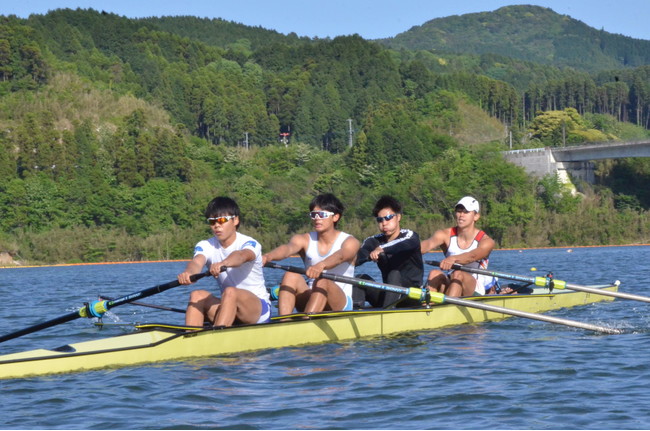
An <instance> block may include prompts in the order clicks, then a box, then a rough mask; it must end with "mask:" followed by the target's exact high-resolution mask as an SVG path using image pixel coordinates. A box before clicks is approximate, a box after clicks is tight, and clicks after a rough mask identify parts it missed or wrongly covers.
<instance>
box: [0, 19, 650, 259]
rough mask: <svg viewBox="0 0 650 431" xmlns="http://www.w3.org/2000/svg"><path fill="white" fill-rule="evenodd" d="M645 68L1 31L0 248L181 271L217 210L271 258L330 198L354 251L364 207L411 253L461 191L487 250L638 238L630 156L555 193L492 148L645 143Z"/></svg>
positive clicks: (239, 35)
mask: <svg viewBox="0 0 650 431" xmlns="http://www.w3.org/2000/svg"><path fill="white" fill-rule="evenodd" d="M209 29H212V30H210V31H208V30H209ZM199 35H203V36H199ZM649 70H650V69H649V68H648V66H641V67H638V68H627V69H621V70H617V71H610V72H603V73H600V74H597V75H592V74H589V73H587V72H581V73H577V72H575V71H572V70H568V69H562V68H560V67H550V66H544V67H542V66H540V65H539V64H536V63H533V62H521V61H518V60H515V59H512V58H506V57H498V56H494V55H487V54H486V55H483V56H475V55H465V54H449V55H439V54H433V53H430V52H423V51H408V50H403V49H402V50H400V51H399V52H397V51H392V50H389V49H386V48H384V47H382V46H381V45H379V44H377V43H375V42H372V41H366V40H364V39H362V38H361V37H359V36H348V37H339V38H335V39H333V40H310V39H306V38H299V37H297V36H296V35H289V36H284V35H280V34H278V33H276V32H271V31H268V30H264V29H261V28H247V27H245V26H243V25H241V24H236V23H228V22H224V21H221V20H206V19H198V18H196V19H195V18H192V17H179V18H172V17H165V18H149V19H146V20H131V19H127V18H124V17H120V16H117V15H114V14H110V13H105V12H98V11H94V10H81V9H78V10H74V11H73V10H56V11H52V12H50V13H48V14H47V15H32V16H31V17H30V18H29V19H24V20H23V19H18V18H16V17H0V149H1V151H0V175H2V178H3V181H2V182H0V251H8V252H10V253H11V254H12V255H13V256H14V257H15V258H16V259H17V260H27V261H31V262H63V261H65V262H71V261H105V260H139V259H160V258H187V257H188V256H189V253H190V251H191V249H192V246H193V244H194V243H195V242H196V241H197V240H199V239H201V238H203V237H205V236H206V235H209V231H208V229H207V226H206V225H205V222H204V220H203V217H202V213H203V208H204V207H205V205H206V204H207V202H208V201H209V200H210V199H211V198H212V197H214V196H216V195H218V194H225V195H230V196H232V197H234V198H236V199H237V200H238V201H239V203H240V205H241V207H242V210H243V213H244V226H243V227H242V229H243V230H244V231H246V232H247V233H250V234H253V235H254V236H256V237H258V238H259V239H260V241H261V242H262V244H263V246H264V248H265V249H269V248H270V247H273V246H275V245H277V244H279V243H281V242H284V241H286V240H287V239H288V237H289V235H291V234H292V233H294V232H296V231H300V230H304V229H307V228H308V226H309V223H308V219H307V217H306V216H305V214H306V208H307V204H308V202H309V200H310V199H311V198H312V197H313V196H314V195H315V194H316V193H320V192H334V193H336V194H337V195H339V196H340V197H341V199H342V200H343V202H344V203H345V204H346V205H347V207H348V209H347V211H346V213H345V215H344V217H343V228H344V229H345V230H347V231H349V232H350V233H353V234H354V235H356V236H358V237H359V238H362V237H364V236H365V235H369V234H372V233H374V232H375V229H376V226H375V224H374V223H373V222H372V218H371V217H370V216H371V214H370V210H371V208H372V205H373V204H374V201H375V200H376V199H377V198H378V197H379V196H380V195H382V194H384V193H390V194H394V195H395V196H396V197H398V198H399V199H401V200H402V201H404V203H405V207H406V219H405V220H406V225H407V226H409V227H412V228H415V229H417V230H418V231H419V232H420V234H421V236H428V235H429V234H431V233H432V232H433V231H434V230H435V229H436V228H439V227H442V226H444V225H446V224H448V223H450V217H451V213H450V210H451V208H452V207H453V204H454V203H455V201H456V200H457V199H458V198H459V197H461V196H463V195H466V194H473V195H475V196H476V197H478V198H479V200H481V202H482V203H483V208H484V214H483V217H482V219H481V225H482V227H483V228H485V229H486V230H487V231H488V232H489V233H490V235H492V236H493V237H494V238H495V239H496V240H497V242H498V243H499V245H500V246H502V247H513V246H514V247H522V246H542V245H562V244H566V245H578V244H610V243H629V242H648V241H649V240H650V223H649V220H648V215H649V213H648V208H649V207H650V196H648V194H647V192H646V191H645V190H646V188H645V186H644V184H646V182H647V179H648V175H650V165H648V163H647V162H646V160H645V159H641V160H629V161H619V162H607V163H601V164H600V165H599V171H598V172H599V179H600V185H598V186H591V185H587V184H578V187H579V189H580V191H581V192H582V194H580V195H577V196H573V195H571V193H570V192H569V190H567V189H565V188H564V187H563V186H562V185H561V184H559V183H558V182H557V181H556V179H555V178H552V177H548V178H544V179H536V178H532V177H528V176H527V175H526V174H525V173H524V172H523V170H521V169H520V168H517V167H514V166H513V165H510V164H508V163H506V162H505V161H504V160H503V158H502V157H501V155H500V152H499V151H501V150H503V149H506V148H507V146H506V143H508V144H509V143H510V141H509V140H506V137H508V138H509V136H510V135H509V134H507V133H506V132H512V136H513V141H512V142H513V146H514V147H515V148H523V147H530V146H538V145H557V144H558V143H559V141H558V139H557V136H558V132H559V131H564V133H565V139H566V138H567V137H568V142H570V143H576V144H579V143H582V142H586V141H594V140H603V139H642V138H647V137H648V136H649V135H648V132H647V126H648V124H647V123H648V116H649V115H650V91H649V89H650V77H649V76H648V71H649ZM517 71H519V73H518V72H517ZM622 179H626V180H622ZM630 179H633V180H630ZM630 184H632V187H630V186H629V185H630ZM577 219H579V220H581V221H582V222H583V225H582V226H581V227H579V228H577V227H576V226H575V223H576V222H575V220H577Z"/></svg>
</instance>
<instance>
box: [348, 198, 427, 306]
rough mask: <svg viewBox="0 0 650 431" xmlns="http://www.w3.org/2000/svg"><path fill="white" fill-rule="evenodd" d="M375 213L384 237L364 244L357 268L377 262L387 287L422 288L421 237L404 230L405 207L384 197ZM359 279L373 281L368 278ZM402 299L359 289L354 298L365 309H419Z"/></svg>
mask: <svg viewBox="0 0 650 431" xmlns="http://www.w3.org/2000/svg"><path fill="white" fill-rule="evenodd" d="M372 213H373V215H374V217H375V218H376V220H377V223H378V225H379V230H380V233H378V234H377V235H373V236H370V237H368V238H366V239H365V240H364V241H363V244H362V245H361V248H360V249H359V251H358V253H357V260H356V266H357V267H359V266H360V265H362V264H364V263H366V262H368V261H373V262H376V263H377V266H378V267H379V270H380V271H381V275H382V281H383V282H384V283H387V284H393V285H396V286H402V287H420V286H421V284H422V277H423V275H424V264H423V262H422V253H421V251H420V237H419V236H418V234H417V233H416V232H413V231H412V230H410V229H402V228H400V221H401V220H402V205H401V204H400V203H399V202H398V201H397V200H396V199H394V198H393V197H391V196H382V197H381V198H380V199H379V200H378V201H377V203H376V204H375V207H374V209H373V212H372ZM358 277H360V278H367V279H371V277H369V276H368V275H366V274H362V275H359V276H358ZM402 296H403V295H400V294H399V293H395V292H387V291H383V290H377V289H373V288H363V287H357V286H355V287H354V290H353V295H352V298H353V302H354V305H355V306H357V307H359V306H363V304H364V303H365V302H366V301H367V302H368V303H370V305H372V306H373V307H377V308H379V307H381V308H388V307H390V306H393V305H396V306H397V307H407V306H413V305H419V304H418V303H417V301H414V300H412V299H408V298H402Z"/></svg>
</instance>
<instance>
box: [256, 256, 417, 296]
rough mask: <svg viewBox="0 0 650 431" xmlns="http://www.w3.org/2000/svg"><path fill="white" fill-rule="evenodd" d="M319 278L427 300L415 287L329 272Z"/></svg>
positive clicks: (287, 268)
mask: <svg viewBox="0 0 650 431" xmlns="http://www.w3.org/2000/svg"><path fill="white" fill-rule="evenodd" d="M265 266H266V267H267V268H275V269H283V270H285V271H289V272H295V273H297V274H303V275H304V274H305V273H306V272H307V271H306V270H305V269H304V268H301V267H299V266H291V265H280V264H277V263H275V262H267V263H266V265H265ZM320 277H321V278H326V279H328V280H332V281H338V282H340V283H347V284H354V285H356V286H362V287H371V288H374V289H380V290H386V291H389V292H396V293H401V294H403V295H407V296H408V297H409V298H411V299H416V300H418V301H425V300H426V298H427V296H426V291H425V290H423V289H420V288H417V287H401V286H394V285H392V284H385V283H378V282H375V281H371V280H364V279H362V278H354V277H346V276H344V275H338V274H331V273H329V272H322V273H321V275H320Z"/></svg>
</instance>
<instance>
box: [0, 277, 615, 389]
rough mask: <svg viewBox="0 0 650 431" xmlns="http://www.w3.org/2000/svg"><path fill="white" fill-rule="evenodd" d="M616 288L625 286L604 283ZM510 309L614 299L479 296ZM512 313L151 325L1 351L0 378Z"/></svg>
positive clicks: (443, 309)
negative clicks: (187, 327)
mask: <svg viewBox="0 0 650 431" xmlns="http://www.w3.org/2000/svg"><path fill="white" fill-rule="evenodd" d="M602 288H603V289H606V290H610V291H616V290H617V289H618V286H607V287H602ZM471 299H472V300H476V301H481V302H485V303H487V304H491V305H497V306H500V307H505V308H509V309H516V310H519V311H525V312H529V313H540V312H545V311H549V310H555V309H559V308H565V307H574V306H579V305H585V304H589V303H593V302H600V301H612V300H613V299H614V298H612V297H609V296H602V295H596V294H592V293H585V292H568V291H563V292H558V293H553V294H532V295H500V296H484V297H474V298H471ZM507 317H510V316H509V315H505V314H501V313H495V312H490V311H484V310H480V309H475V308H468V307H463V306H458V305H452V304H446V305H436V306H433V307H431V308H408V309H392V310H376V309H372V310H360V311H350V312H329V313H319V314H316V315H311V316H309V319H307V320H303V319H299V320H291V321H284V322H280V321H274V322H271V323H268V324H260V325H246V326H238V327H231V328H226V329H205V330H199V331H195V332H186V331H184V330H183V329H179V328H174V327H171V326H167V325H144V326H143V327H141V329H140V331H137V332H134V333H131V334H125V335H121V336H116V337H111V338H104V339H99V340H93V341H84V342H80V343H76V344H70V345H66V346H63V347H61V348H57V349H54V350H47V349H38V350H31V351H26V352H21V353H14V354H8V355H3V356H0V379H8V378H22V377H29V376H40V375H48V374H57V373H68V372H79V371H88V370H96V369H101V368H107V367H124V366H132V365H137V364H147V363H155V362H162V361H177V360H182V359H188V358H198V357H209V356H220V355H228V354H233V353H238V352H244V351H252V350H261V349H275V348H282V347H291V346H299V345H306V344H319V343H328V342H337V341H344V340H351V339H358V338H364V337H373V336H382V335H390V334H397V333H404V332H410V331H421V330H430V329H438V328H443V327H446V326H451V325H460V324H466V323H479V322H485V321H491V320H499V319H504V318H507Z"/></svg>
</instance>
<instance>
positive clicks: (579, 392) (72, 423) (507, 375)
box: [0, 246, 650, 429]
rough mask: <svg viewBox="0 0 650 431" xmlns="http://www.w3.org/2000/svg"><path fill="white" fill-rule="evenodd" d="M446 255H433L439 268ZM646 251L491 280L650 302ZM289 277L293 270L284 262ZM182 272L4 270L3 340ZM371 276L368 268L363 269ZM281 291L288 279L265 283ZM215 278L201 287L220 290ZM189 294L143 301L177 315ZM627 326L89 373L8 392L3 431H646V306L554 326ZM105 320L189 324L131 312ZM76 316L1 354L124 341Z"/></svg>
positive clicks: (435, 334) (411, 340) (526, 258)
mask: <svg viewBox="0 0 650 431" xmlns="http://www.w3.org/2000/svg"><path fill="white" fill-rule="evenodd" d="M440 256H441V255H440V254H431V255H428V256H426V257H427V258H428V259H439V258H440ZM649 257H650V247H648V246H636V247H602V248H574V249H572V251H571V252H569V250H568V249H543V250H521V251H519V250H498V251H495V252H494V253H493V254H492V256H491V268H492V269H494V270H497V271H504V272H510V273H515V274H522V275H527V276H528V275H543V273H540V272H537V273H532V272H530V268H531V267H536V268H538V269H539V270H551V271H553V272H554V274H555V277H556V278H557V279H561V280H566V281H568V282H571V283H575V284H605V283H610V282H613V281H614V280H616V279H618V280H620V281H621V283H622V284H621V291H626V292H630V293H636V294H639V295H645V296H650V286H649V281H650V265H649V264H648V262H649V260H650V259H649ZM283 263H289V264H296V263H297V260H295V259H294V260H292V259H288V260H287V261H286V262H283ZM184 267H185V263H184V262H165V263H138V264H121V265H119V264H118V265H86V266H60V267H40V268H7V269H0V299H1V301H2V307H0V334H5V333H9V332H13V331H15V330H18V329H21V328H24V327H28V326H31V325H34V324H36V323H40V322H43V321H46V320H49V319H52V318H55V317H58V316H61V315H63V314H66V313H69V312H71V311H74V310H76V309H78V308H79V307H80V306H81V305H82V304H83V303H84V302H87V301H91V300H94V299H97V296H98V295H107V296H115V297H119V296H123V295H126V294H129V293H133V292H137V291H140V290H142V289H145V288H148V287H151V286H155V285H158V284H161V283H166V282H168V281H172V280H174V279H175V278H176V274H177V273H179V272H181V271H182V270H183V268H184ZM360 269H361V270H362V271H363V272H368V273H371V274H373V275H375V276H378V273H377V271H376V269H375V268H374V266H373V265H372V264H365V265H364V266H362V267H360ZM265 271H267V272H266V273H265V274H266V277H267V284H268V285H269V286H271V285H273V284H276V283H277V281H278V279H279V277H280V276H281V275H282V271H280V270H267V269H265ZM211 283H212V282H211V280H202V281H200V282H199V283H198V284H197V285H196V286H201V287H203V288H205V287H212V286H213V285H212V284H211ZM189 290H190V288H189V287H178V288H175V289H172V290H169V291H166V292H164V293H161V294H158V295H156V296H153V297H150V298H146V299H144V300H143V302H149V303H154V304H158V305H163V306H169V307H179V308H184V307H185V304H186V302H187V294H188V292H189ZM548 314H549V315H553V316H556V317H561V318H565V319H573V320H579V321H582V322H589V323H593V324H598V325H604V326H610V327H615V328H621V329H623V330H624V331H625V333H624V334H622V335H600V334H595V333H593V332H589V331H584V330H580V329H575V328H569V327H565V326H560V325H555V324H551V323H545V322H539V321H533V320H528V319H522V318H512V319H506V320H503V321H500V322H490V323H485V324H477V325H463V326H457V327H452V328H445V329H442V330H437V331H428V332H417V333H409V334H404V335H400V336H394V337H387V338H374V339H367V340H358V341H350V342H342V343H334V344H326V345H315V346H306V347H304V346H303V347H300V348H287V349H278V350H265V351H261V352H251V353H243V354H238V355H233V356H228V357H213V358H203V359H200V360H193V361H188V362H182V363H164V364H155V365H149V366H140V367H132V368H120V369H111V370H100V371H94V372H87V373H78V374H66V375H55V376H48V377H40V378H30V379H13V380H0V393H1V397H2V398H1V402H0V429H34V428H48V429H186V428H194V429H207V428H230V429H331V428H338V429H341V428H342V429H350V428H354V429H395V428H399V429H566V428H571V429H648V428H650V407H649V406H650V366H649V362H650V331H649V328H650V304H647V303H641V302H632V301H626V300H621V299H617V300H615V301H614V302H611V303H598V304H593V305H588V306H583V307H576V308H572V309H565V310H558V311H554V312H551V313H548ZM104 321H105V322H124V323H133V322H152V321H155V322H170V323H172V322H173V323H182V322H183V316H182V315H181V314H178V313H173V312H169V311H160V310H153V309H150V308H143V307H137V306H133V305H123V306H120V307H116V308H114V309H113V310H111V311H110V312H109V313H107V316H105V317H104ZM124 331H126V329H124V328H115V327H113V328H106V329H102V330H99V329H97V328H96V327H95V326H94V325H93V323H92V320H89V319H77V320H74V321H72V322H68V323H65V324H62V325H59V326H56V327H54V328H49V329H46V330H43V331H40V332H37V333H34V334H29V335H25V336H23V337H21V338H17V339H14V340H10V341H7V342H5V343H3V344H1V345H0V354H6V353H11V352H15V351H21V350H27V349H36V348H52V347H56V346H60V345H63V344H67V343H70V342H76V341H80V340H86V339H96V338H101V337H106V336H112V335H117V334H119V333H122V332H124Z"/></svg>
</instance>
